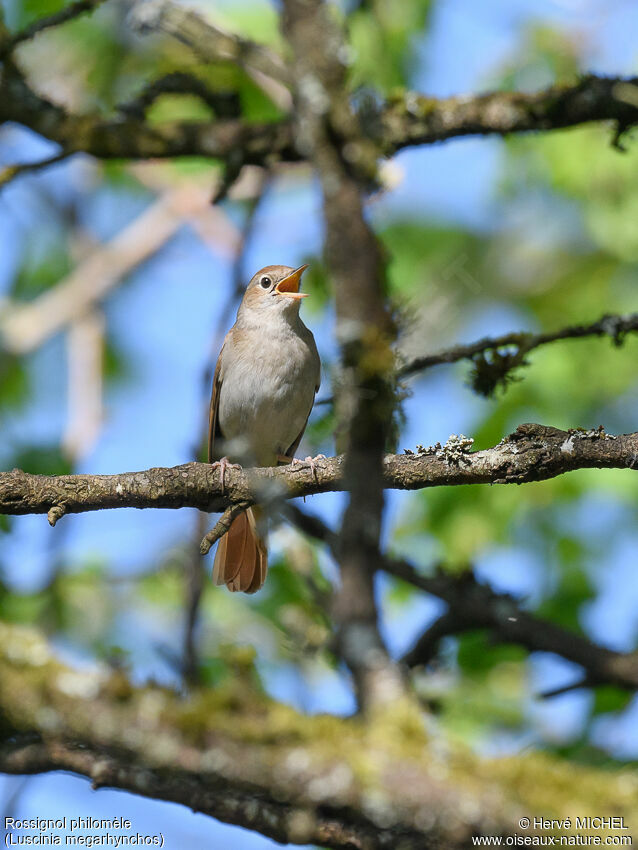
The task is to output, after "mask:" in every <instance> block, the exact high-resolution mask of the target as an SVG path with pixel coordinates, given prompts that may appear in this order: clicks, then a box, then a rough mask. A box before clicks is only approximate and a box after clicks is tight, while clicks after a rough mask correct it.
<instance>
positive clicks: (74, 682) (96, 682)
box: [56, 670, 102, 699]
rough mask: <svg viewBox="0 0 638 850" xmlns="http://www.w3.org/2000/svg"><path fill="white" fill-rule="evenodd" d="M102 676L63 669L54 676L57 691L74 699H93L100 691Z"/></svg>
mask: <svg viewBox="0 0 638 850" xmlns="http://www.w3.org/2000/svg"><path fill="white" fill-rule="evenodd" d="M101 683H102V676H100V675H99V674H98V673H75V672H74V671H73V670H65V671H64V672H63V673H60V674H59V675H58V677H57V678H56V685H57V688H58V690H59V691H61V692H62V693H63V694H66V696H68V697H73V698H74V699H95V697H97V695H98V694H99V692H100V686H101Z"/></svg>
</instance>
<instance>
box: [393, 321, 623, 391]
mask: <svg viewBox="0 0 638 850" xmlns="http://www.w3.org/2000/svg"><path fill="white" fill-rule="evenodd" d="M635 331H638V313H632V314H630V315H628V316H619V315H605V316H602V317H601V318H600V319H598V320H597V321H596V322H592V323H591V324H589V325H568V326H567V327H565V328H561V329H560V330H557V331H553V332H551V333H540V334H534V333H529V332H527V331H519V332H518V333H507V334H503V335H502V336H496V337H484V338H483V339H479V340H477V341H476V342H471V343H468V344H466V345H454V346H452V347H451V348H446V349H443V351H439V352H437V353H436V354H427V355H424V356H423V357H415V358H414V359H413V360H411V361H410V362H409V363H405V364H404V365H403V366H401V367H400V368H399V370H398V376H399V378H407V377H409V376H411V375H414V374H416V373H417V372H423V371H425V370H426V369H431V368H432V367H433V366H439V365H441V364H443V363H457V362H458V361H459V360H470V361H472V362H473V364H474V370H473V373H472V387H473V389H475V390H477V392H480V393H481V394H482V395H491V393H492V392H493V391H494V390H495V389H496V387H497V386H498V385H499V384H503V383H505V382H506V381H507V380H508V379H509V378H510V376H511V373H512V370H514V369H517V368H518V367H519V366H526V365H527V361H526V360H525V357H526V355H527V354H529V352H530V351H533V350H534V349H535V348H539V347H540V346H542V345H547V344H548V343H550V342H556V341H558V340H562V339H582V338H584V337H590V336H596V337H601V336H608V337H609V338H610V339H611V340H612V341H613V342H614V345H618V346H619V345H622V343H623V342H624V338H625V335H626V334H628V333H633V332H635Z"/></svg>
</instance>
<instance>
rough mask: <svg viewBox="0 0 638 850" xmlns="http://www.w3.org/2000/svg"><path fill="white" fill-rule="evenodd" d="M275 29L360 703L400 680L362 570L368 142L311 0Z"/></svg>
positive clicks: (328, 30) (373, 523)
mask: <svg viewBox="0 0 638 850" xmlns="http://www.w3.org/2000/svg"><path fill="white" fill-rule="evenodd" d="M282 22H283V29H284V33H285V35H286V37H287V39H288V40H289V42H290V44H291V45H292V47H293V50H294V53H295V59H294V62H293V70H294V76H295V80H296V88H295V100H296V117H297V123H296V127H295V133H296V146H297V149H298V150H302V151H305V153H306V155H307V157H308V158H309V159H310V160H311V161H312V162H313V164H314V166H315V167H316V169H317V172H318V175H319V179H320V181H321V188H322V192H323V214H324V220H325V224H326V238H325V251H326V260H327V264H328V267H329V270H330V275H331V278H332V280H333V281H334V287H335V300H336V315H337V339H338V341H339V345H340V355H341V364H340V366H341V375H340V381H339V384H340V390H339V398H338V404H337V413H338V419H339V430H340V432H341V434H342V435H343V440H344V444H345V447H346V454H345V463H344V478H345V486H346V489H347V490H348V492H349V494H350V498H349V501H348V505H347V507H346V510H345V512H344V516H343V523H342V526H341V531H340V538H339V539H340V542H339V547H338V555H337V561H338V563H339V567H340V573H341V583H340V587H339V590H338V592H337V593H336V595H335V604H334V609H333V615H334V619H335V623H336V642H337V644H338V648H339V654H340V656H341V657H342V658H344V659H345V661H346V663H347V664H348V666H349V668H350V670H351V672H352V675H353V678H354V682H355V689H356V692H357V698H358V702H359V705H360V707H362V708H364V709H367V708H374V707H377V706H380V705H383V704H388V703H391V702H395V701H396V700H397V699H398V698H400V697H401V696H402V695H403V694H404V681H403V678H402V676H401V675H400V673H399V671H398V670H397V669H396V666H395V665H394V664H393V662H392V660H391V658H390V656H389V654H388V652H387V650H386V648H385V646H384V644H383V640H382V638H381V634H380V632H379V629H378V623H377V620H378V617H377V608H376V602H375V598H374V587H373V579H374V570H375V568H376V564H377V561H378V560H379V558H380V550H379V537H380V530H381V518H382V513H383V486H384V485H383V453H384V450H385V445H386V442H387V441H388V436H389V431H390V428H391V423H392V414H393V410H394V404H395V397H394V387H393V384H392V381H391V380H390V379H389V374H390V373H389V370H388V369H387V368H386V367H387V364H388V363H391V362H392V350H391V342H392V339H393V336H394V328H393V326H392V322H391V319H390V315H389V312H388V308H387V304H386V298H385V291H386V279H385V265H384V262H383V258H382V255H381V250H380V247H379V244H378V242H377V239H376V237H375V235H374V233H373V232H372V230H371V229H370V226H369V224H368V222H367V221H366V219H365V216H364V212H363V195H364V193H365V191H366V189H367V188H368V186H369V184H370V182H371V180H372V179H373V178H374V174H375V172H376V163H377V158H378V155H379V152H378V151H377V149H376V147H375V146H374V145H372V144H371V143H370V141H369V140H368V139H366V138H365V136H364V134H363V132H362V129H361V127H360V125H359V122H358V120H357V118H356V116H355V115H354V113H353V111H352V108H351V105H350V101H349V96H348V93H347V89H346V68H345V65H344V64H343V62H342V61H341V60H340V59H339V57H340V56H342V55H343V53H344V49H345V44H344V39H343V34H342V33H341V32H340V30H339V28H338V26H337V24H336V22H335V19H334V17H333V16H332V13H331V10H330V9H329V7H328V5H327V4H326V3H324V2H322V0H284V15H283V18H282Z"/></svg>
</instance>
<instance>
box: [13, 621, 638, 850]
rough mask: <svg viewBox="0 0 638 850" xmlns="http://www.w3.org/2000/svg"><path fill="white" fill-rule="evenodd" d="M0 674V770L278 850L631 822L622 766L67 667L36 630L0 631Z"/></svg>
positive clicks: (228, 688) (349, 849)
mask: <svg viewBox="0 0 638 850" xmlns="http://www.w3.org/2000/svg"><path fill="white" fill-rule="evenodd" d="M0 680H1V681H2V685H3V686H2V689H0V771H2V772H6V773H19V774H25V773H41V772H46V771H50V770H71V771H73V772H74V773H77V774H80V775H83V776H86V777H88V778H89V779H90V780H91V781H92V783H93V786H94V787H95V788H101V787H104V786H109V787H115V788H120V789H123V790H128V791H132V792H133V793H136V794H142V795H144V796H146V797H150V798H154V799H160V800H169V801H172V802H176V803H181V804H183V805H187V806H188V807H189V808H191V809H193V810H194V811H199V812H203V813H205V814H208V815H211V816H212V817H215V818H218V819H219V820H223V821H226V822H228V823H233V824H238V825H240V826H243V827H245V828H247V829H253V830H257V831H259V832H261V833H262V834H263V835H266V836H269V837H271V838H273V839H274V840H276V841H280V842H282V843H287V842H291V843H298V844H318V845H320V846H322V847H331V848H338V850H341V848H343V850H423V848H434V847H449V848H452V850H457V848H459V850H460V848H463V847H469V846H471V844H470V841H471V836H472V835H477V834H489V835H510V834H513V833H514V831H515V830H516V828H517V827H516V824H517V822H518V819H519V818H520V816H521V813H522V812H526V811H528V812H530V811H537V812H542V813H543V816H544V817H545V816H547V817H557V818H564V817H566V816H570V817H571V816H573V813H574V811H580V810H583V811H585V810H587V811H588V810H589V809H592V810H596V811H598V810H601V811H613V813H614V814H617V815H623V816H624V817H625V825H626V826H627V827H628V828H629V829H633V828H635V827H637V826H638V823H637V822H636V807H635V783H634V782H633V781H628V779H629V776H630V774H628V773H627V772H623V771H618V772H611V771H608V770H605V771H600V770H597V769H593V768H588V767H586V766H584V765H578V766H577V767H576V768H574V766H573V765H570V764H568V763H566V762H564V761H561V760H555V759H552V758H551V757H549V756H547V755H546V754H538V755H534V754H527V755H523V756H517V757H515V758H509V759H503V758H501V759H498V760H494V761H489V760H483V759H479V758H477V757H476V756H474V755H473V754H471V753H469V752H466V751H462V752H460V751H458V750H457V749H455V748H453V747H442V746H441V744H440V742H439V743H437V745H436V746H431V745H430V743H429V741H428V739H427V737H426V734H425V732H424V730H423V725H422V722H421V718H420V716H419V715H418V714H415V715H412V714H406V713H405V711H404V712H403V713H402V712H401V711H399V710H393V711H391V712H389V713H388V714H387V715H385V716H377V717H376V718H375V720H374V722H372V723H370V722H368V723H363V722H362V721H361V720H360V719H354V718H338V717H329V716H325V715H324V716H319V717H305V716H302V715H299V714H297V713H296V712H295V711H294V710H292V709H291V708H289V707H287V706H284V705H281V704H278V703H276V702H274V701H272V700H270V699H268V698H267V697H265V696H264V695H263V694H262V693H260V692H259V691H258V689H257V688H256V687H255V685H254V684H250V682H248V681H246V678H245V677H241V676H234V677H230V678H229V679H228V680H227V684H225V685H221V686H219V687H218V688H217V689H216V690H215V692H214V693H211V692H208V691H207V692H198V693H195V694H192V695H191V696H190V697H188V698H184V695H183V694H178V693H175V692H172V691H170V690H168V689H166V688H160V687H157V686H153V685H149V686H146V687H134V686H133V685H131V683H130V682H129V681H128V680H127V679H126V677H125V676H124V675H123V673H122V672H121V671H116V672H109V671H108V670H104V669H95V670H92V671H84V672H79V671H76V670H73V669H71V668H69V667H67V666H65V665H63V664H61V663H60V662H59V661H58V660H57V659H56V658H55V657H54V656H53V655H52V653H51V651H50V650H49V648H48V647H47V645H46V644H45V642H44V641H43V640H42V638H41V637H39V636H38V635H37V633H35V632H33V631H32V630H29V629H23V628H19V627H16V626H8V625H6V624H3V623H0ZM318 739H320V740H321V747H320V748H317V747H316V741H317V740H318ZM576 775H577V777H578V781H575V780H576ZM575 807H576V808H575ZM579 807H580V808H579ZM597 807H598V808H597Z"/></svg>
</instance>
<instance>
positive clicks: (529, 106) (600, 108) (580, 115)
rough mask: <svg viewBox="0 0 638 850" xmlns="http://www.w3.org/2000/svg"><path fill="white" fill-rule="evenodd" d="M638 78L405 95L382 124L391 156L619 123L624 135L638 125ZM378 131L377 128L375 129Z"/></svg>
mask: <svg viewBox="0 0 638 850" xmlns="http://www.w3.org/2000/svg"><path fill="white" fill-rule="evenodd" d="M637 93H638V77H631V78H622V77H599V76H596V75H594V74H588V75H587V76H585V77H583V78H582V79H581V80H580V81H579V82H578V83H576V84H575V85H558V86H550V87H549V88H546V89H543V90H542V91H540V92H535V93H532V94H530V93H523V92H490V93H488V94H482V95H467V96H461V97H450V98H446V99H436V98H431V97H427V95H422V94H417V93H416V92H406V93H405V94H402V95H399V96H397V98H396V99H395V100H394V101H390V102H389V103H387V104H386V105H385V107H384V108H383V109H382V110H381V111H380V113H379V115H378V118H377V127H378V131H377V132H378V136H379V139H380V141H381V142H382V143H383V145H384V147H385V151H386V153H394V152H395V151H396V150H398V149H399V148H404V147H408V146H409V145H424V144H432V143H433V142H442V141H445V140H446V139H451V138H456V137H459V136H471V135H480V136H488V135H498V136H507V135H510V134H511V133H525V132H531V131H538V130H560V129H562V128H565V127H575V126H577V125H578V124H587V123H591V122H592V121H614V122H616V124H617V125H618V128H619V129H620V130H624V129H626V128H627V127H630V126H631V125H633V124H635V123H636V122H637V121H638V106H637V103H638V101H637V99H636V95H637ZM373 126H374V125H373Z"/></svg>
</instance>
